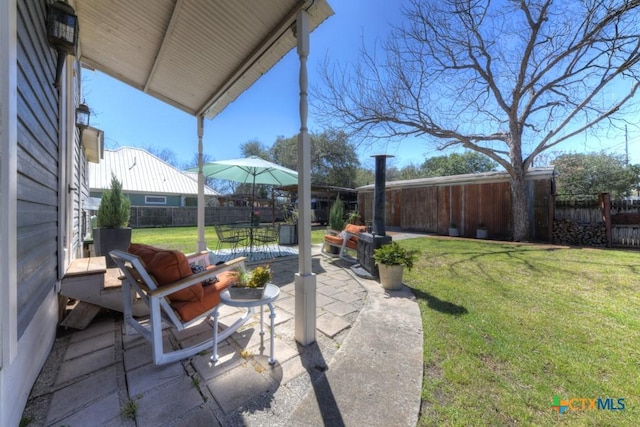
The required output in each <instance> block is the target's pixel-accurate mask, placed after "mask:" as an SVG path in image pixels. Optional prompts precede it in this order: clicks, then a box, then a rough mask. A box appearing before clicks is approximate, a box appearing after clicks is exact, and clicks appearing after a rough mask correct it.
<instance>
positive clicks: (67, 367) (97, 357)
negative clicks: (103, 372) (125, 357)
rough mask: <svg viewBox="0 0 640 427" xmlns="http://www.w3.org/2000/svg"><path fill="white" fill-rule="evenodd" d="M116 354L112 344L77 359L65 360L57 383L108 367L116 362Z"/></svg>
mask: <svg viewBox="0 0 640 427" xmlns="http://www.w3.org/2000/svg"><path fill="white" fill-rule="evenodd" d="M114 356H115V352H114V347H113V346H112V347H107V348H101V349H99V350H95V351H93V352H91V353H87V354H85V355H83V356H81V357H78V358H75V359H70V360H65V361H64V363H63V364H62V366H61V367H60V370H59V372H58V377H57V379H56V385H58V384H63V383H65V382H67V381H70V380H72V379H74V378H79V377H82V376H84V375H87V374H90V373H91V372H95V371H98V370H100V369H102V368H106V367H107V366H109V365H112V364H113V363H114V362H115V357H114Z"/></svg>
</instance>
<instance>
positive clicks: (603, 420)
mask: <svg viewBox="0 0 640 427" xmlns="http://www.w3.org/2000/svg"><path fill="white" fill-rule="evenodd" d="M401 244H402V245H404V246H406V247H410V248H416V249H420V250H421V252H422V255H421V257H420V261H419V262H418V263H417V264H416V267H415V268H414V269H413V271H411V272H407V273H405V283H406V284H408V285H409V286H410V287H411V288H413V290H414V293H415V294H416V296H417V298H418V301H419V304H420V310H421V313H422V321H423V328H424V380H423V389H422V414H421V417H420V423H419V424H420V425H434V426H436V425H437V426H441V425H461V426H467V425H474V426H479V425H486V426H498V425H544V426H546V425H558V424H559V425H593V426H596V425H597V426H606V425H610V426H632V425H633V426H636V425H638V420H640V392H639V390H640V253H638V252H629V251H620V250H596V249H577V248H576V249H566V248H557V247H549V246H541V245H523V244H503V243H493V242H480V241H475V240H449V239H439V238H422V239H412V240H407V241H402V242H401ZM554 396H559V397H560V398H561V399H564V400H568V399H571V398H589V399H594V398H607V397H609V398H614V399H615V402H616V407H618V405H617V403H618V402H617V399H618V398H624V399H625V400H624V404H625V407H626V408H625V410H613V411H612V410H586V411H582V410H580V411H574V410H568V411H567V412H565V413H564V414H562V415H559V414H558V413H556V412H553V411H552V409H551V405H552V402H553V397H554ZM581 404H582V403H581V401H580V402H578V401H573V406H574V407H578V406H581Z"/></svg>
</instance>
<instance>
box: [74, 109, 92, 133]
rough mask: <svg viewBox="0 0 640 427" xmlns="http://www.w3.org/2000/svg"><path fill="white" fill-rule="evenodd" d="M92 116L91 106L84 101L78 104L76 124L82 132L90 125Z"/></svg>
mask: <svg viewBox="0 0 640 427" xmlns="http://www.w3.org/2000/svg"><path fill="white" fill-rule="evenodd" d="M90 117H91V111H90V110H89V106H88V105H87V104H85V103H84V102H83V103H82V104H80V105H78V108H76V126H78V128H79V129H80V131H81V132H82V130H83V129H86V128H87V127H88V126H89V119H90Z"/></svg>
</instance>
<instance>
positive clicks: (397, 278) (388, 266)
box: [373, 242, 418, 290]
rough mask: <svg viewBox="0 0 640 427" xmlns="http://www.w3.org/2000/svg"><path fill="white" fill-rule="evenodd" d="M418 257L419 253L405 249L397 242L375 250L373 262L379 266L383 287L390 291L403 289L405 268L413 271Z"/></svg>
mask: <svg viewBox="0 0 640 427" xmlns="http://www.w3.org/2000/svg"><path fill="white" fill-rule="evenodd" d="M417 257H418V251H416V250H408V249H405V248H403V247H402V246H400V245H399V244H398V243H397V242H391V243H388V244H386V245H382V246H381V247H379V248H377V249H374V251H373V260H374V261H375V263H376V264H377V265H378V272H379V273H380V284H381V285H382V287H383V288H385V289H390V290H395V289H400V288H402V275H403V273H404V268H405V267H406V268H407V269H409V270H411V269H412V268H413V263H414V262H415V260H416V258H417Z"/></svg>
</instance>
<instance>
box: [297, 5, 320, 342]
mask: <svg viewBox="0 0 640 427" xmlns="http://www.w3.org/2000/svg"><path fill="white" fill-rule="evenodd" d="M296 35H297V38H298V56H299V58H300V133H299V134H298V212H299V215H298V248H299V252H300V255H299V257H298V273H296V275H295V299H296V300H295V338H296V341H298V342H299V343H300V344H301V345H308V344H311V343H313V342H314V341H315V340H316V275H315V274H313V273H312V272H311V146H310V138H309V132H308V129H307V113H308V105H307V85H308V81H307V80H308V79H307V57H308V56H309V16H308V15H307V13H306V12H305V11H304V10H302V11H300V12H298V17H297V19H296Z"/></svg>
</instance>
